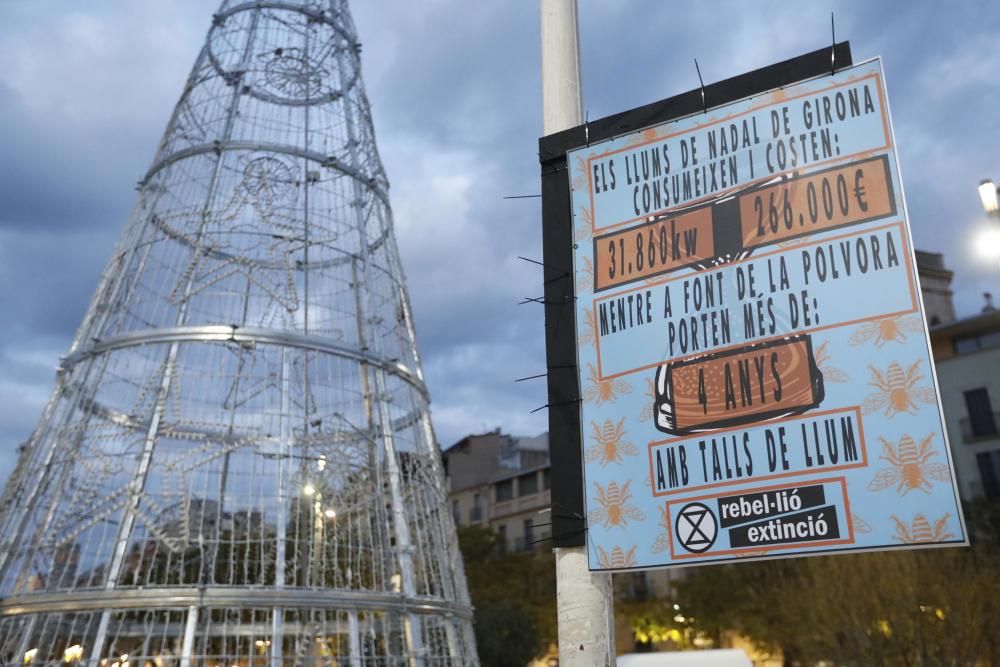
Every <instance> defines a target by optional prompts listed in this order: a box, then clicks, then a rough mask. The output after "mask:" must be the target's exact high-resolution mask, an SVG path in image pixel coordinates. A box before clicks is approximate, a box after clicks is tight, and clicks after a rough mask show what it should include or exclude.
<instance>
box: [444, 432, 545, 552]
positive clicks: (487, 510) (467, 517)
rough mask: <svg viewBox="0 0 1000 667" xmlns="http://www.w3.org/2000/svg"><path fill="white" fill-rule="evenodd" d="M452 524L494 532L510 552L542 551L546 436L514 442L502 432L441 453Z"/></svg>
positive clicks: (466, 441)
mask: <svg viewBox="0 0 1000 667" xmlns="http://www.w3.org/2000/svg"><path fill="white" fill-rule="evenodd" d="M442 456H443V458H444V468H445V474H446V475H447V484H448V494H449V498H450V500H451V510H452V514H453V515H454V517H455V523H456V524H457V525H459V526H482V527H484V528H489V529H490V530H492V531H494V532H496V533H498V534H499V535H500V536H501V537H502V540H501V544H502V546H503V548H504V549H505V550H508V551H533V550H534V549H536V548H539V547H542V546H544V548H548V546H551V545H547V546H546V545H544V544H543V543H545V542H546V541H547V540H548V538H549V536H550V534H551V530H550V528H549V525H548V524H550V523H551V522H550V520H549V516H548V511H549V507H550V506H551V495H550V491H549V486H550V481H549V479H550V478H549V474H550V465H549V437H548V434H547V433H543V434H541V435H538V436H535V437H517V436H512V435H507V434H504V433H501V432H500V429H499V428H498V429H496V430H494V431H490V432H488V433H481V434H478V435H469V436H466V437H464V438H462V439H461V440H459V441H458V442H457V443H455V444H454V445H452V446H451V447H449V448H448V449H446V450H445V451H444V452H443V454H442Z"/></svg>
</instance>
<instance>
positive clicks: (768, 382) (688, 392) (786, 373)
mask: <svg viewBox="0 0 1000 667" xmlns="http://www.w3.org/2000/svg"><path fill="white" fill-rule="evenodd" d="M656 398H657V405H656V419H657V425H658V426H659V427H660V430H663V431H666V432H668V433H672V434H677V435H680V434H684V433H688V432H691V431H698V430H705V429H710V428H726V427H732V426H738V425H740V424H750V423H753V422H757V421H761V420H763V419H771V418H775V417H779V416H786V415H793V414H797V413H799V412H802V411H805V410H808V409H810V408H813V407H816V406H817V405H819V403H820V402H821V401H822V400H823V380H822V374H821V373H820V372H819V369H818V368H817V367H816V361H815V359H814V358H813V351H812V341H811V340H810V338H809V336H796V337H794V338H790V339H779V340H776V341H771V342H767V343H760V344H757V345H751V346H748V347H745V348H740V349H737V350H731V351H728V352H722V353H717V354H709V355H706V356H703V357H695V358H693V359H689V360H686V361H681V362H676V363H672V364H667V365H666V366H665V367H664V368H663V369H662V370H661V373H660V375H659V377H658V378H657V397H656Z"/></svg>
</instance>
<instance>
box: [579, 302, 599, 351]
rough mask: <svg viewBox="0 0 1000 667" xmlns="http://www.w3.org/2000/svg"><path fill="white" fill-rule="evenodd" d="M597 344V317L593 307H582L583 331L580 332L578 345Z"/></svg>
mask: <svg viewBox="0 0 1000 667" xmlns="http://www.w3.org/2000/svg"><path fill="white" fill-rule="evenodd" d="M585 345H597V318H596V317H595V316H594V309H593V308H584V309H583V333H582V334H580V347H583V346H585Z"/></svg>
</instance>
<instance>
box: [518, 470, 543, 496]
mask: <svg viewBox="0 0 1000 667" xmlns="http://www.w3.org/2000/svg"><path fill="white" fill-rule="evenodd" d="M532 493H538V475H537V474H536V473H533V472H532V473H528V474H527V475H521V476H520V477H518V478H517V495H519V496H530V495H531V494H532Z"/></svg>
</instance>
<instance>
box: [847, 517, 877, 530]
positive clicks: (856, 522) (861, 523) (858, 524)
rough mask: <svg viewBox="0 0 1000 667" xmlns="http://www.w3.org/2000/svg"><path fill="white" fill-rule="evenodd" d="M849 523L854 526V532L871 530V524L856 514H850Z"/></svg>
mask: <svg viewBox="0 0 1000 667" xmlns="http://www.w3.org/2000/svg"><path fill="white" fill-rule="evenodd" d="M851 525H852V526H854V532H856V533H870V532H872V526H871V524H870V523H868V522H867V521H865V520H864V519H862V518H861V517H859V516H858V515H857V514H851Z"/></svg>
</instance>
